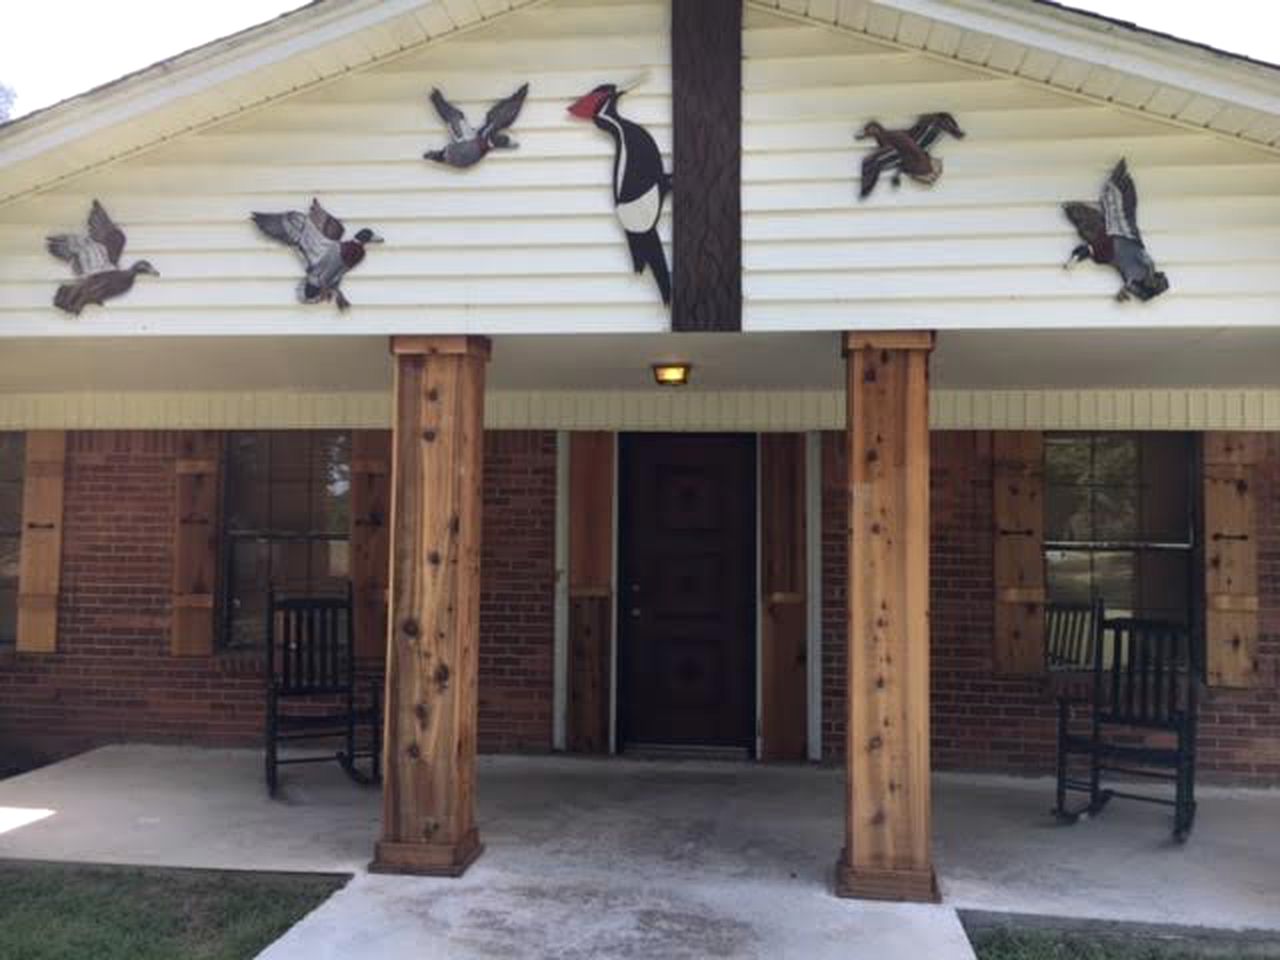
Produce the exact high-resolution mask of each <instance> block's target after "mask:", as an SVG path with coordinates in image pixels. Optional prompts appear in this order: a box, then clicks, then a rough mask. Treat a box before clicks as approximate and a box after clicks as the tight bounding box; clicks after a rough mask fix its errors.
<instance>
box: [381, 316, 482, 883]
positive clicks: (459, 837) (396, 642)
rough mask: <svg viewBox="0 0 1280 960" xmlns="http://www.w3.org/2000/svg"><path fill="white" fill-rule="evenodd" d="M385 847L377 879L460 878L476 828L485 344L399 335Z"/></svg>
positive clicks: (472, 853)
mask: <svg viewBox="0 0 1280 960" xmlns="http://www.w3.org/2000/svg"><path fill="white" fill-rule="evenodd" d="M391 352H392V353H393V354H394V355H395V365H396V369H395V388H394V389H395V423H394V427H395V430H394V438H393V441H392V446H393V454H392V457H393V459H392V481H391V482H392V494H391V599H390V613H391V615H390V618H389V621H390V622H389V624H388V631H389V637H388V644H387V693H386V733H385V739H384V745H383V754H384V760H385V763H384V770H385V778H386V782H385V784H384V786H383V800H382V804H383V805H382V823H383V826H382V840H381V842H379V843H378V845H377V847H376V849H375V851H374V859H373V862H372V863H371V864H370V866H369V868H370V870H373V871H375V872H379V873H419V874H437V875H446V876H458V875H460V874H461V873H462V872H463V871H465V870H466V869H467V867H468V866H470V864H471V862H472V861H473V860H475V858H476V857H477V856H479V855H480V851H481V849H482V848H481V845H480V839H479V835H478V834H477V832H476V826H475V760H476V724H477V674H478V669H479V662H478V647H479V640H480V503H481V466H482V460H483V417H484V369H485V364H486V363H487V362H488V359H489V341H488V340H486V339H484V338H483V337H394V338H393V339H392V341H391Z"/></svg>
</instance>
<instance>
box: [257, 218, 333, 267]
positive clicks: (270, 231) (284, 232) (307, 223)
mask: <svg viewBox="0 0 1280 960" xmlns="http://www.w3.org/2000/svg"><path fill="white" fill-rule="evenodd" d="M253 222H254V224H255V225H256V226H257V228H258V229H259V230H261V231H262V232H263V233H265V234H266V235H267V236H268V237H270V238H271V239H272V240H276V241H278V242H280V243H283V244H284V245H285V246H288V247H293V249H294V250H296V251H297V252H298V256H300V257H301V258H302V262H303V263H304V264H306V267H307V269H308V270H310V269H311V268H313V267H314V266H315V265H316V264H318V263H320V262H321V261H322V260H323V259H324V257H325V255H326V254H328V253H329V252H330V251H331V250H332V249H333V248H334V247H335V246H336V245H337V241H336V240H332V239H330V238H329V237H326V236H325V235H324V234H323V233H322V232H321V231H320V228H319V227H318V226H316V224H315V222H314V221H313V220H312V219H311V218H310V217H308V216H307V215H306V214H305V213H302V212H300V211H298V210H289V211H287V212H286V213H255V214H253Z"/></svg>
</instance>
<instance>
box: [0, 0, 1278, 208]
mask: <svg viewBox="0 0 1280 960" xmlns="http://www.w3.org/2000/svg"><path fill="white" fill-rule="evenodd" d="M540 2H544V0H316V2H314V3H311V4H309V5H308V6H305V7H302V8H300V9H298V10H296V11H293V12H292V13H289V14H285V15H284V16H282V17H279V18H277V19H276V20H273V21H270V22H268V23H265V24H262V25H260V26H258V27H254V28H252V29H249V30H246V31H243V32H241V33H238V34H235V35H233V36H230V37H226V38H223V39H221V40H216V41H214V42H212V43H209V44H206V45H205V46H202V47H199V48H196V49H195V50H191V51H188V52H187V53H183V54H179V55H178V56H176V57H173V58H171V59H169V60H165V61H163V62H161V63H158V64H156V65H154V66H152V67H148V68H147V69H145V70H142V71H139V72H138V73H135V74H131V75H129V76H127V77H123V78H121V79H120V80H117V81H115V82H113V83H110V84H107V85H106V86H103V87H99V88H97V89H95V90H91V91H89V92H88V93H85V94H82V95H80V96H78V97H75V98H72V99H71V100H67V101H64V102H63V103H60V104H57V105H55V106H53V107H50V108H48V109H47V110H43V111H40V112H39V113H36V114H32V115H30V116H28V117H23V118H21V119H19V120H17V121H14V122H13V123H10V124H7V125H4V126H0V203H3V202H5V201H8V200H12V199H15V198H17V197H19V196H24V195H26V194H29V193H32V192H36V191H38V190H41V189H44V188H47V187H49V186H51V185H53V184H56V183H59V182H61V181H63V180H66V179H67V178H69V177H73V176H75V175H76V174H78V173H82V172H84V171H86V170H90V169H93V168H96V167H99V166H102V165H104V164H107V163H110V162H112V161H114V160H117V159H121V158H123V157H127V156H132V155H134V154H137V153H139V152H141V151H143V150H146V149H148V148H150V147H153V146H156V145H157V144H160V143H163V142H165V141H166V140H169V139H172V138H173V137H175V136H178V135H179V134H182V133H185V132H188V131H191V130H196V129H201V128H204V127H206V126H209V125H210V124H213V123H216V122H218V121H220V120H225V119H227V118H229V117H232V116H235V115H237V114H240V113H243V112H244V111H247V110H250V109H254V108H256V107H259V106H262V105H264V104H267V103H270V102H273V101H276V100H278V99H280V98H281V97H285V96H288V95H290V94H293V93H296V92H298V91H300V90H304V89H309V88H311V87H314V86H316V85H318V84H321V83H325V82H328V81H330V80H332V79H334V78H336V77H339V76H342V75H343V74H345V73H347V72H349V71H352V70H357V69H360V68H363V67H367V66H370V65H372V64H374V63H377V62H380V61H383V60H387V59H390V58H393V57H396V56H399V55H401V54H403V53H405V52H408V51H410V50H416V49H420V48H421V47H423V46H425V45H427V44H429V43H433V42H435V41H438V40H440V39H442V38H448V37H451V36H454V35H456V34H458V33H459V32H461V31H463V30H470V29H473V28H476V27H481V26H484V25H486V24H487V23H489V22H491V21H492V20H494V19H495V18H498V17H501V16H503V15H505V14H507V13H509V12H511V11H512V10H514V9H516V8H518V7H525V6H529V5H531V4H537V3H540ZM747 2H748V4H749V6H751V7H754V8H757V9H762V10H769V11H771V12H777V13H782V14H789V15H792V16H795V17H797V18H800V19H802V20H804V21H805V22H811V23H819V24H824V25H826V26H829V27H832V28H837V29H842V30H848V31H852V32H856V33H861V34H864V35H866V36H868V37H870V38H871V39H873V40H875V41H878V42H882V43H888V44H891V45H898V46H900V47H903V48H906V49H913V50H921V51H926V52H928V53H930V54H931V55H934V56H940V57H946V58H951V59H955V60H959V61H962V62H964V63H967V64H970V65H973V66H975V67H979V68H983V69H987V70H992V71H995V72H997V73H1001V74H1005V75H1012V76H1017V77H1021V78H1024V79H1026V80H1029V81H1034V82H1037V83H1045V84H1048V85H1049V86H1052V87H1053V88H1054V89H1057V90H1062V91H1066V92H1070V93H1073V94H1076V95H1079V96H1082V97H1085V98H1087V99H1090V100H1093V101H1098V102H1107V103H1112V104H1115V105H1117V106H1120V107H1122V108H1127V109H1133V110H1138V111H1141V112H1143V113H1146V114H1149V115H1154V116H1158V117H1162V118H1165V119H1168V120H1170V121H1172V122H1175V123H1180V124H1184V125H1187V126H1190V127H1195V128H1201V129H1209V130H1214V131H1216V132H1218V133H1221V134H1224V135H1229V136H1235V137H1241V138H1243V139H1246V140H1249V141H1251V142H1254V143H1259V144H1265V145H1271V146H1276V145H1280V70H1277V68H1275V67H1271V66H1268V65H1265V64H1259V63H1256V62H1253V61H1249V60H1246V59H1244V58H1239V57H1233V56H1230V55H1227V54H1222V53H1218V52H1216V51H1212V50H1209V49H1207V48H1204V47H1200V46H1197V45H1196V44H1194V43H1189V42H1186V41H1180V40H1176V39H1174V38H1170V37H1165V36H1162V35H1159V34H1154V33H1151V32H1148V31H1143V30H1139V29H1136V28H1133V27H1129V26H1126V25H1123V24H1117V23H1115V22H1113V21H1108V20H1106V19H1104V18H1101V17H1096V16H1092V15H1088V14H1083V13H1080V12H1077V11H1071V10H1066V9H1063V8H1060V7H1057V6H1056V5H1053V4H1048V3H1044V2H1040V0H879V2H875V3H872V2H868V0H747Z"/></svg>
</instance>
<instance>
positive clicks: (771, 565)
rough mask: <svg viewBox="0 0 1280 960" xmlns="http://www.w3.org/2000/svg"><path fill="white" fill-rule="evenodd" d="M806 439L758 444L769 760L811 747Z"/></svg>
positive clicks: (765, 749) (770, 438) (794, 436)
mask: <svg viewBox="0 0 1280 960" xmlns="http://www.w3.org/2000/svg"><path fill="white" fill-rule="evenodd" d="M807 542H808V541H807V535H806V517H805V436H804V434H802V433H767V434H764V435H763V436H761V438H760V592H761V608H762V617H761V622H760V625H761V636H760V641H761V651H760V661H761V662H760V668H761V676H760V693H761V697H760V733H761V757H762V759H764V760H785V761H800V760H804V759H805V757H806V756H807V744H808V712H807V704H808V667H807V658H808V644H807V641H808V636H807V628H808V616H807V610H808V604H807V599H808V572H807V569H806V562H805V561H806V545H807Z"/></svg>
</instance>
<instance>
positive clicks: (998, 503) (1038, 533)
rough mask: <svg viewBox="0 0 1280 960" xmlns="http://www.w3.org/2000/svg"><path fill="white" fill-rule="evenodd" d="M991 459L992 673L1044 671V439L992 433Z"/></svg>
mask: <svg viewBox="0 0 1280 960" xmlns="http://www.w3.org/2000/svg"><path fill="white" fill-rule="evenodd" d="M991 449H992V457H993V460H994V464H993V467H994V490H993V494H994V505H993V509H992V514H993V518H994V521H995V523H994V538H993V539H994V542H995V603H996V606H995V649H994V660H995V671H996V673H998V674H1035V673H1040V672H1041V671H1043V670H1044V663H1045V653H1044V648H1045V645H1044V604H1045V573H1044V434H1042V433H1040V432H1039V431H1036V430H1010V431H997V432H996V433H995V434H994V435H993V437H992V444H991Z"/></svg>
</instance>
